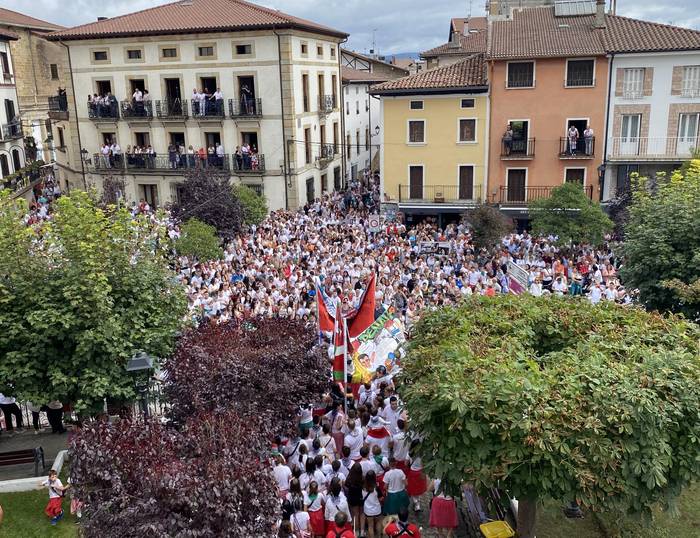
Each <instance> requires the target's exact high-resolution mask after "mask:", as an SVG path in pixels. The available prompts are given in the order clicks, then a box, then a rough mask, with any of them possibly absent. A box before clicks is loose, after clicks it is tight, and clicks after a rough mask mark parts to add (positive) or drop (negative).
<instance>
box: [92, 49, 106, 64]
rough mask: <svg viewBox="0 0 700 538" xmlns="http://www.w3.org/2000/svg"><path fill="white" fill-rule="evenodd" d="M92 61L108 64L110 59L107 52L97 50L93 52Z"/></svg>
mask: <svg viewBox="0 0 700 538" xmlns="http://www.w3.org/2000/svg"><path fill="white" fill-rule="evenodd" d="M92 59H93V60H94V61H96V62H106V61H107V60H108V59H109V57H108V56H107V51H106V50H95V51H92Z"/></svg>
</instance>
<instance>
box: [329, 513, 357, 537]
mask: <svg viewBox="0 0 700 538" xmlns="http://www.w3.org/2000/svg"><path fill="white" fill-rule="evenodd" d="M326 538H357V537H356V536H355V533H354V532H353V531H352V527H351V526H350V523H348V515H347V514H346V513H345V512H338V513H337V514H336V515H335V520H334V521H333V525H331V527H330V529H329V530H328V533H326Z"/></svg>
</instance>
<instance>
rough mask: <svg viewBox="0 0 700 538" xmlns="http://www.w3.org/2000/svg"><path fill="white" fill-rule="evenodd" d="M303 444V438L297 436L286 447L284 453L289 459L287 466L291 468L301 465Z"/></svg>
mask: <svg viewBox="0 0 700 538" xmlns="http://www.w3.org/2000/svg"><path fill="white" fill-rule="evenodd" d="M302 444H304V441H302V440H301V437H299V436H297V437H296V438H295V439H294V440H293V441H290V442H289V443H287V446H285V447H284V450H283V451H282V453H283V454H284V456H285V457H286V458H287V465H289V467H290V468H293V467H294V466H295V465H299V446H300V445H302Z"/></svg>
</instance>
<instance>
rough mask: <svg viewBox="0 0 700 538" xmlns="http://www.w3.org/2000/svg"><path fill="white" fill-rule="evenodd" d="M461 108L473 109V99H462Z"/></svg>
mask: <svg viewBox="0 0 700 538" xmlns="http://www.w3.org/2000/svg"><path fill="white" fill-rule="evenodd" d="M461 107H462V108H474V99H462V104H461Z"/></svg>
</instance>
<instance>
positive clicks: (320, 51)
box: [316, 46, 323, 58]
mask: <svg viewBox="0 0 700 538" xmlns="http://www.w3.org/2000/svg"><path fill="white" fill-rule="evenodd" d="M316 56H318V57H319V58H323V47H320V46H319V47H316Z"/></svg>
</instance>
